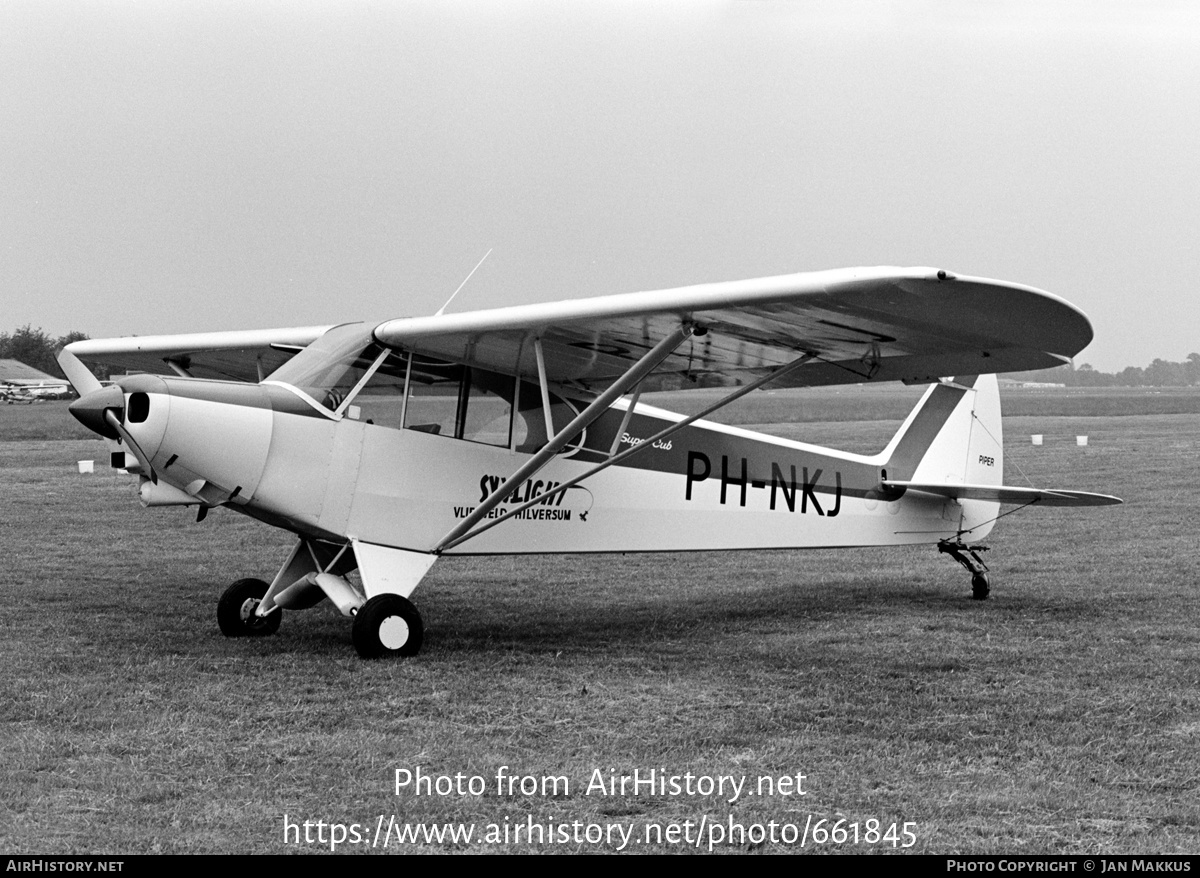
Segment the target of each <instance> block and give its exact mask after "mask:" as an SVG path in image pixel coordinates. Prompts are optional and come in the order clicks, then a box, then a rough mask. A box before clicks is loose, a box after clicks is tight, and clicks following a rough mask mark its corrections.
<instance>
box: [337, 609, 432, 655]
mask: <svg viewBox="0 0 1200 878" xmlns="http://www.w3.org/2000/svg"><path fill="white" fill-rule="evenodd" d="M351 636H352V638H353V640H354V648H355V649H356V650H357V651H358V654H359V655H360V656H362V657H363V658H367V659H370V658H383V657H385V656H410V655H416V654H417V652H419V651H420V649H421V641H422V640H424V639H425V625H424V624H423V623H422V622H421V614H420V613H418V612H417V608H416V607H414V606H413V604H412V601H410V600H409V599H408V598H402V597H400V595H398V594H377V595H375V597H373V598H371V599H370V600H369V601H367V602H366V603H365V604H363V605H362V606H361V607H359V608H358V612H357V613H355V615H354V628H353V630H352V632H351Z"/></svg>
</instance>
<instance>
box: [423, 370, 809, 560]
mask: <svg viewBox="0 0 1200 878" xmlns="http://www.w3.org/2000/svg"><path fill="white" fill-rule="evenodd" d="M815 357H816V354H804V355H803V356H801V357H797V358H796V359H794V360H792V361H791V362H790V363H788V364H786V365H784V366H780V367H779V368H778V369H775V370H774V371H773V372H771V373H769V374H767V375H763V376H762V377H760V378H756V379H755V380H754V381H751V382H750V383H749V384H744V385H742V386H741V387H739V388H738V389H737V390H735V391H733V392H732V393H730V394H728V395H727V396H724V397H722V398H721V399H720V401H718V402H715V403H713V404H712V405H710V406H709V407H708V408H706V409H704V410H703V411H700V412H697V413H696V414H694V415H689V416H688V417H686V418H684V419H683V420H682V421H679V422H677V423H674V424H672V425H671V426H669V427H666V428H665V429H662V430H659V431H658V432H657V433H655V434H654V435H653V436H651V437H650V438H649V439H645V440H643V441H641V442H639V443H638V444H637V445H633V446H631V447H629V448H626V449H625V450H624V451H622V452H621V453H620V454H612V453H611V452H610V456H609V457H608V458H607V459H605V460H602V461H601V462H600V463H598V464H596V465H595V466H594V467H592V468H591V469H590V470H588V471H587V472H585V473H584V474H583V475H580V476H575V478H573V479H568V480H567V481H565V482H563V483H562V484H561V485H555V487H554V488H553V489H551V490H549V491H543V492H542V493H541V494H538V495H537V496H536V497H533V498H532V499H530V500H526V501H525V502H524V503H522V504H521V505H519V506H515V507H513V508H512V509H509V510H506V511H505V513H504V514H503V515H500V516H497V517H496V518H494V519H492V520H491V521H489V522H488V523H487V524H485V525H484V526H483V527H481V528H479V529H478V530H474V531H471V532H470V533H466V532H465V530H466V529H465V528H455V530H458V531H462V533H460V534H457V535H456V534H454V532H453V531H452V532H451V533H450V534H449V535H447V536H446V538H445V539H443V540H442V542H441V544H440V545H439V546H438V547H437V549H436V550H435V551H438V552H444V551H446V550H447V549H453V548H454V547H455V546H457V545H458V544H459V543H463V542H466V541H467V540H469V539H471V538H472V537H477V536H479V535H480V534H481V533H483V532H484V531H485V530H490V529H491V528H493V527H495V526H496V525H498V524H499V523H500V522H502V521H506V520H507V519H509V518H512V517H513V516H514V515H516V514H517V513H519V512H522V511H524V510H526V509H528V508H529V507H530V506H535V505H537V504H538V503H541V502H542V501H543V500H545V499H546V498H547V497H550V496H552V495H554V494H561V493H562V492H563V491H565V490H567V489H568V488H572V487H574V486H575V485H578V484H579V483H580V482H582V481H583V480H584V479H589V478H591V477H592V476H594V475H595V474H596V473H598V472H600V470H602V469H607V468H608V467H610V466H612V465H613V464H614V463H619V462H620V461H622V460H624V459H625V458H627V457H631V456H632V455H634V454H637V453H638V452H639V451H645V450H646V449H647V448H651V447H653V445H654V443H655V442H658V441H659V440H660V439H665V438H666V437H668V436H670V435H671V434H673V433H677V432H678V431H680V430H682V429H683V428H684V427H686V426H688V425H689V424H691V423H694V422H695V421H698V420H700V419H701V418H703V417H705V416H706V415H710V414H712V413H713V412H715V411H716V410H717V409H719V408H722V407H724V406H727V405H729V404H730V403H731V402H733V401H734V400H736V399H740V398H741V397H743V396H745V395H746V394H747V393H749V392H750V391H752V390H757V389H758V388H760V387H762V386H763V385H764V384H769V383H770V382H772V381H774V380H775V379H776V378H782V377H783V376H784V375H786V374H787V373H788V372H790V371H792V370H793V369H796V368H799V367H800V366H803V365H804V364H805V363H807V362H809V361H810V360H812V359H814V358H815ZM640 395H641V388H640V387H639V388H638V393H637V396H640ZM637 396H635V397H634V399H633V401H632V402H631V404H630V406H629V409H628V410H626V412H625V415H626V417H625V420H624V421H622V426H621V429H620V430H619V431H618V432H617V436H618V437H620V435H621V433H623V432H624V431H625V426H626V425H627V424H628V422H629V414H630V412H632V411H633V407H634V406H635V405H637ZM518 473H519V471H518ZM513 478H516V477H515V476H514V477H513ZM522 478H524V476H522ZM500 487H501V489H502V488H503V487H504V485H501V486H500ZM488 499H489V500H490V499H491V497H489V498H488ZM492 505H493V506H494V505H495V504H492ZM481 517H482V516H481Z"/></svg>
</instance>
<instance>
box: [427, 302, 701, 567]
mask: <svg viewBox="0 0 1200 878" xmlns="http://www.w3.org/2000/svg"><path fill="white" fill-rule="evenodd" d="M695 328H696V327H695V325H694V324H692V323H691V322H687V323H683V324H681V325H680V326H679V328H678V329H676V330H674V331H673V332H671V333H670V334H669V335H668V336H667V337H666V338H664V339H663V340H662V341H660V342H659V343H658V344H656V345H655V346H654V347H653V348H652V349H651V350H650V351H648V352H647V353H646V354H645V355H644V356H643V357H642V358H641V359H640V360H638V361H637V362H636V363H634V364H633V365H632V366H631V367H630V368H629V369H628V370H627V371H626V372H625V374H624V375H622V376H621V377H620V378H618V379H617V380H616V381H614V382H613V383H612V384H610V385H609V386H608V388H607V389H606V390H605V391H604V392H603V393H601V394H600V395H599V396H597V397H596V398H595V399H594V400H592V403H591V405H589V406H588V407H587V408H586V409H584V410H583V412H582V413H580V414H579V415H577V416H576V417H575V419H574V420H572V421H571V423H569V424H567V426H565V427H563V428H562V429H561V430H559V431H558V432H557V433H556V434H554V438H553V439H551V440H550V441H549V442H547V443H546V444H545V445H544V446H542V449H541V450H540V451H538V453H537V454H535V455H533V457H531V458H529V460H527V461H526V462H525V463H524V464H522V465H521V466H520V467H518V468H517V471H516V472H515V473H513V474H512V475H511V476H509V477H508V478H507V479H506V480H505V481H503V482H501V483H500V485H499V487H497V488H496V489H495V490H494V491H492V493H491V494H489V495H488V496H487V499H486V500H484V501H483V502H482V503H480V504H479V505H478V506H477V507H475V511H474V512H472V513H471V514H470V515H468V516H467V517H466V518H465V519H463V520H462V521H460V522H459V523H458V524H456V525H455V526H454V527H453V528H451V529H450V532H449V533H447V534H446V535H445V536H444V537H442V539H441V541H440V542H439V543H438V544H437V546H436V547H435V548H434V549H433V551H434V552H435V553H437V552H442V551H444V550H445V549H446V548H447V547H448V546H451V545H457V544H458V543H459V542H461V541H462V539H465V538H466V537H464V536H463V535H464V534H466V533H467V532H468V531H469V530H470V529H471V528H473V527H474V526H475V525H476V524H478V523H479V522H480V521H482V520H483V519H484V518H485V517H486V516H487V514H488V513H489V512H491V511H492V510H493V509H495V508H496V506H497V505H499V504H500V502H501V501H502V500H503V499H504V498H505V497H507V496H508V495H509V494H511V493H512V486H513V485H515V484H517V483H519V482H522V481H524V480H525V479H527V478H529V477H530V476H532V475H533V474H534V473H536V472H537V471H538V470H540V469H541V468H542V467H544V466H545V465H546V464H547V463H549V462H550V460H551V459H552V458H553V457H554V456H555V455H556V454H558V452H559V451H561V450H562V449H563V447H564V446H565V445H566V444H567V443H568V442H570V441H571V440H572V439H574V438H575V437H576V436H577V435H579V433H580V432H581V431H582V430H584V429H586V428H587V427H588V426H589V425H590V424H591V423H592V422H593V421H594V420H596V419H597V418H598V417H600V416H601V415H602V414H604V413H605V412H606V411H608V409H609V407H610V406H611V405H612V404H613V403H614V402H616V401H617V398H618V397H620V396H621V395H622V394H624V393H625V392H626V391H627V390H629V388H631V387H633V386H634V385H635V384H638V383H639V382H641V380H642V379H643V378H645V377H646V376H647V375H648V374H650V372H652V371H653V370H654V369H655V368H656V367H657V366H658V365H659V364H660V363H662V361H663V360H665V359H666V358H667V357H669V356H670V355H671V354H672V353H674V351H675V349H676V348H677V347H679V346H680V345H681V344H683V342H684V341H685V340H686V339H687V338H689V337H690V336H691V334H692V332H694V331H695ZM545 387H546V385H545V383H544V382H543V384H542V388H543V392H544V390H545ZM460 538H461V539H460Z"/></svg>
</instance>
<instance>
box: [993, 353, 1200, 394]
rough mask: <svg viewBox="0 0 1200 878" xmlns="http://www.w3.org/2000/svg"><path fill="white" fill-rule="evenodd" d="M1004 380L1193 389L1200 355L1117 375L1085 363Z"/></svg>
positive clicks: (1198, 375) (1198, 374) (1198, 379)
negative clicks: (1076, 366) (1180, 361)
mask: <svg viewBox="0 0 1200 878" xmlns="http://www.w3.org/2000/svg"><path fill="white" fill-rule="evenodd" d="M1006 377H1008V378H1015V379H1017V380H1018V381H1040V382H1045V383H1047V384H1065V385H1066V386H1067V387H1195V386H1196V385H1200V354H1188V355H1187V359H1186V360H1184V361H1183V362H1182V363H1174V362H1171V361H1170V360H1161V359H1156V360H1155V361H1154V362H1153V363H1151V364H1150V365H1149V366H1147V367H1145V368H1144V369H1143V368H1141V367H1140V366H1127V367H1126V368H1124V369H1122V370H1121V371H1120V372H1101V371H1100V370H1099V369H1094V368H1092V367H1091V365H1089V364H1088V363H1084V364H1083V365H1082V366H1079V367H1078V368H1075V367H1074V366H1071V365H1069V364H1067V365H1063V366H1056V367H1055V368H1053V369H1041V370H1038V371H1036V372H1013V373H1011V374H1009V375H1008V376H1006Z"/></svg>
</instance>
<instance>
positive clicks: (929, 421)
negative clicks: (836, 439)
mask: <svg viewBox="0 0 1200 878" xmlns="http://www.w3.org/2000/svg"><path fill="white" fill-rule="evenodd" d="M1003 440H1004V434H1003V429H1002V427H1001V421H1000V390H999V385H998V384H997V382H996V376H995V375H980V376H968V377H965V378H958V379H954V380H951V381H944V382H942V383H940V384H936V385H934V386H933V387H931V388H930V389H929V391H928V392H927V393H926V394H925V396H924V397H923V398H922V399H921V402H920V403H919V404H918V405H917V407H916V408H915V409H914V410H913V412H912V414H910V415H909V416H908V419H907V420H906V421H905V422H904V425H903V426H902V427H901V428H900V431H899V432H898V433H897V434H896V436H895V438H893V439H892V441H891V443H890V444H889V446H888V448H887V450H886V451H885V452H884V457H885V459H886V460H887V463H886V464H885V466H884V469H885V470H886V479H887V480H889V481H907V482H920V483H926V484H936V485H963V484H967V485H1002V484H1003V483H1004V444H1003ZM998 510H999V504H998V503H995V502H992V501H988V500H947V508H946V510H945V511H944V512H943V515H944V516H945V517H947V518H957V519H958V520H959V525H958V526H959V529H960V530H963V531H970V532H969V534H965V535H964V536H966V538H967V539H972V540H974V539H981V538H982V537H983V536H985V535H986V534H987V532H988V531H989V530H991V525H990V523H989V524H986V525H984V524H983V523H984V522H990V520H991V519H992V518H994V517H995V516H996V514H997V511H998Z"/></svg>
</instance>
